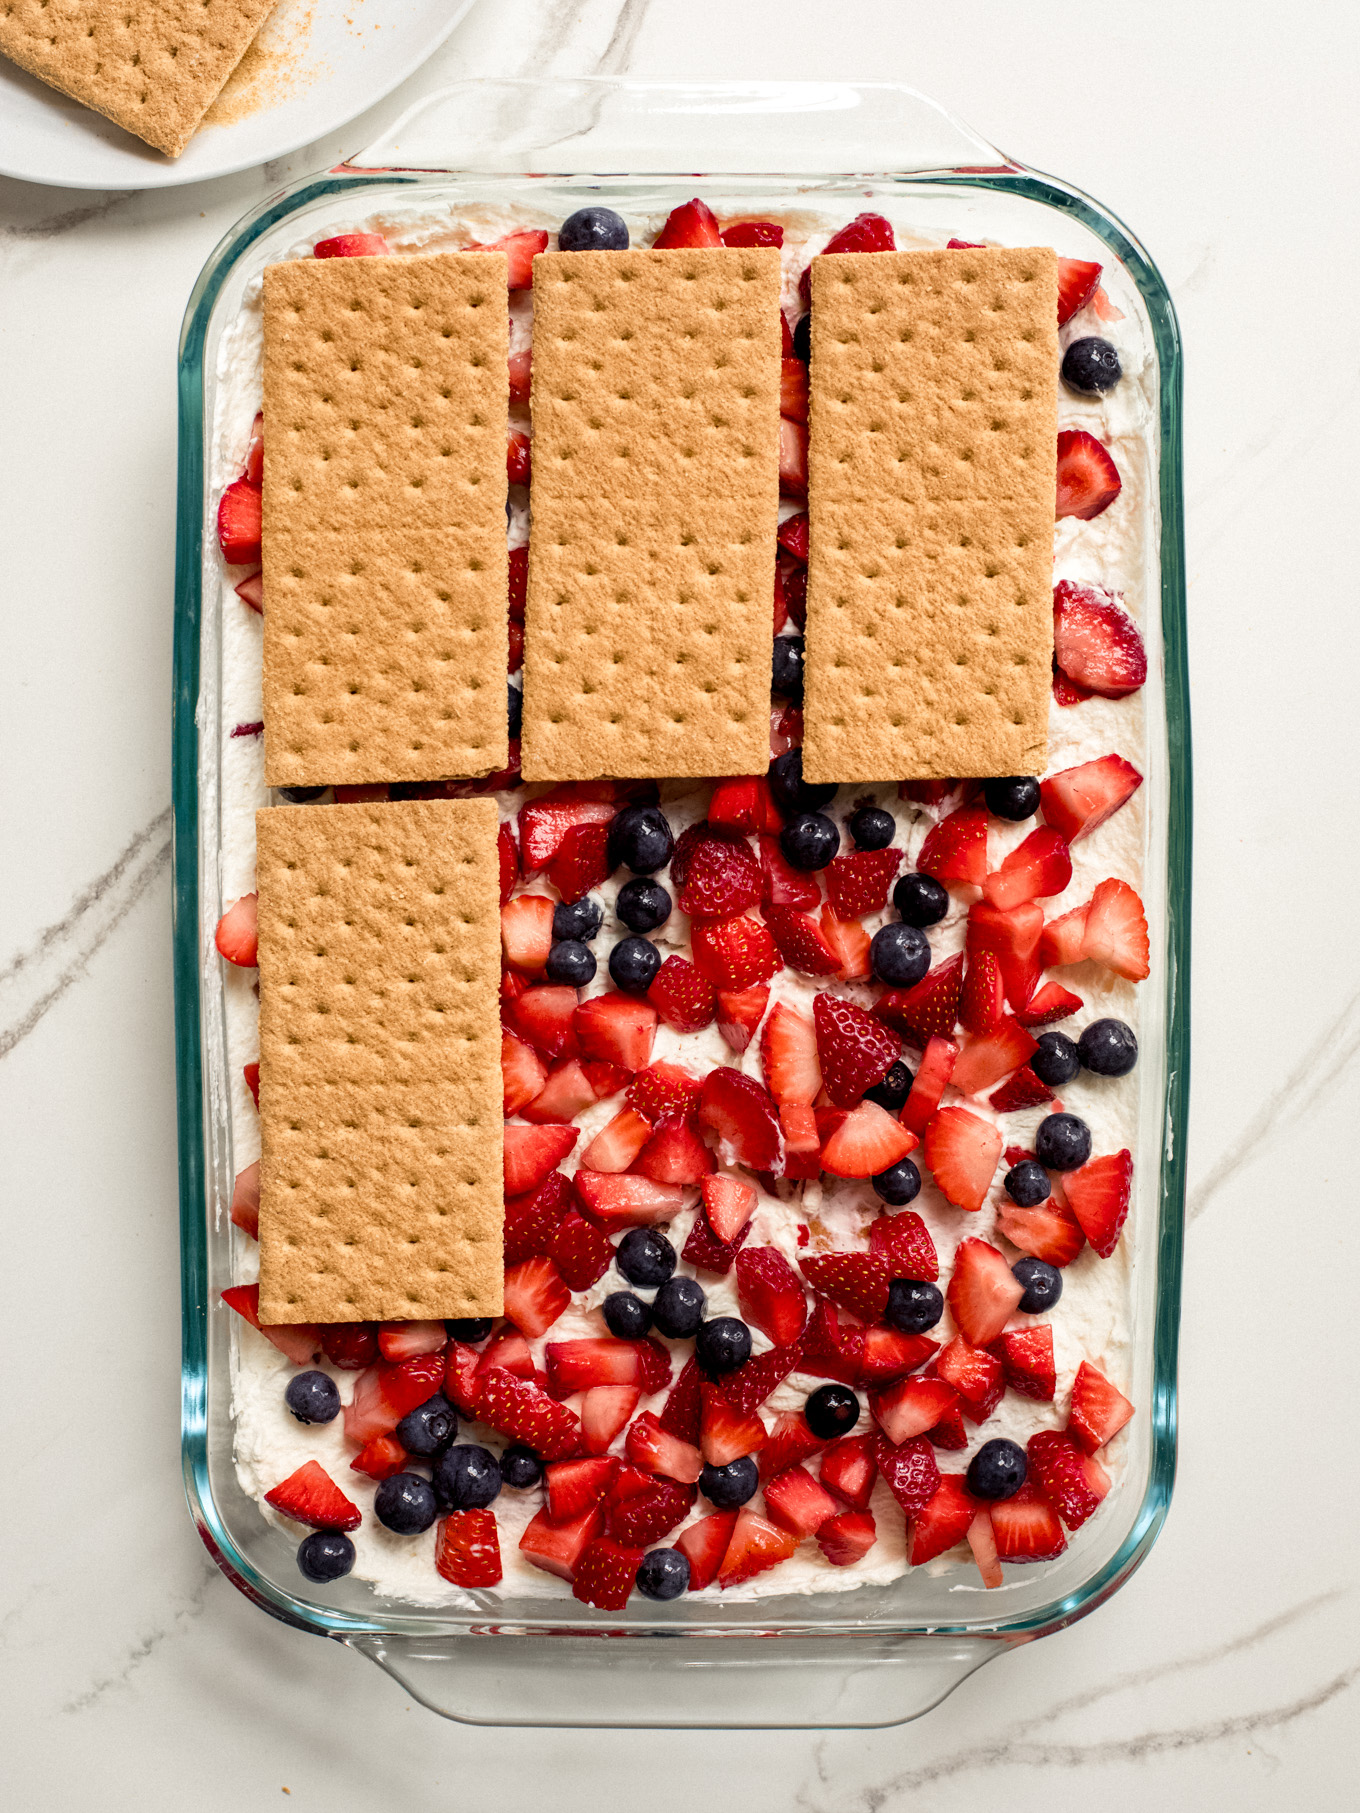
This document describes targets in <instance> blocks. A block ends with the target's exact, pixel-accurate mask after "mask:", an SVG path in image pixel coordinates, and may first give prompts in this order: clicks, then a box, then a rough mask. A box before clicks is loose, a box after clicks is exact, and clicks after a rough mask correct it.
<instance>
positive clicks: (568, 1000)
mask: <svg viewBox="0 0 1360 1813" xmlns="http://www.w3.org/2000/svg"><path fill="white" fill-rule="evenodd" d="M520 898H521V899H528V898H530V896H527V895H521V896H520ZM515 904H516V903H515V902H514V901H513V900H512V901H511V903H510V905H511V906H514V905H515ZM509 910H510V909H509V907H507V908H506V911H507V912H508V911H509ZM576 1007H577V1001H576V990H575V989H574V988H568V987H567V986H566V985H565V984H561V983H545V984H541V985H540V986H539V987H537V988H526V989H524V990H523V992H522V993H521V994H519V995H517V996H516V997H515V998H514V1000H513V1001H512V1003H511V1005H510V1013H509V1018H510V1021H511V1024H512V1025H513V1026H514V1029H515V1031H516V1032H518V1033H521V1034H523V1036H524V1037H525V1038H526V1039H528V1041H529V1043H530V1044H531V1045H532V1046H533V1047H534V1049H535V1050H536V1051H537V1052H539V1054H540V1055H541V1056H542V1057H544V1058H546V1059H547V1060H548V1062H549V1063H550V1064H552V1063H554V1062H555V1061H556V1060H557V1059H558V1058H574V1057H576V1056H577V1055H578V1050H579V1047H578V1045H577V1039H576ZM533 1118H534V1119H535V1120H541V1119H542V1118H543V1116H542V1115H541V1114H536V1115H534V1116H533Z"/></svg>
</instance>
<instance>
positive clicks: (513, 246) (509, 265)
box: [464, 227, 548, 290]
mask: <svg viewBox="0 0 1360 1813" xmlns="http://www.w3.org/2000/svg"><path fill="white" fill-rule="evenodd" d="M547 249H548V235H547V234H546V233H545V232H544V231H543V230H542V228H539V227H527V228H524V229H523V230H521V231H520V232H518V233H507V234H506V235H505V236H504V238H502V239H493V240H491V241H490V242H489V243H488V244H486V245H475V244H474V245H470V246H465V247H464V250H465V251H468V252H504V253H505V265H506V276H507V283H506V288H507V289H511V290H527V289H532V288H533V282H534V259H535V258H536V257H537V255H538V253H540V252H546V251H547Z"/></svg>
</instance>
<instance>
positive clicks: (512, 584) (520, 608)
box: [508, 547, 529, 623]
mask: <svg viewBox="0 0 1360 1813" xmlns="http://www.w3.org/2000/svg"><path fill="white" fill-rule="evenodd" d="M508 558H509V562H510V578H509V590H508V604H509V611H510V621H511V622H512V623H523V621H524V608H525V603H526V600H527V597H528V591H529V550H528V548H527V547H522V548H511V550H510V553H509V556H508Z"/></svg>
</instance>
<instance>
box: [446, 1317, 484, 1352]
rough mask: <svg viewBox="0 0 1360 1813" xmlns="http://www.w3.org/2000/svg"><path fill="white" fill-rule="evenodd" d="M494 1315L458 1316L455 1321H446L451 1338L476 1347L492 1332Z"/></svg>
mask: <svg viewBox="0 0 1360 1813" xmlns="http://www.w3.org/2000/svg"><path fill="white" fill-rule="evenodd" d="M491 1323H492V1317H490V1316H456V1317H455V1318H454V1319H453V1321H451V1322H449V1321H446V1322H445V1323H444V1326H445V1328H446V1329H447V1330H448V1331H449V1339H450V1340H453V1341H466V1342H467V1344H468V1346H469V1347H476V1346H477V1344H478V1342H479V1341H485V1339H486V1337H487V1336H488V1335H489V1334H490V1333H491Z"/></svg>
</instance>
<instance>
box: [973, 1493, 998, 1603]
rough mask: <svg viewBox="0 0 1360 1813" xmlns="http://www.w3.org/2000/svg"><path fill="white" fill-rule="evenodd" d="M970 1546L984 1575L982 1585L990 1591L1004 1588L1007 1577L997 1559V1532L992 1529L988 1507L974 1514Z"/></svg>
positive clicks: (979, 1508)
mask: <svg viewBox="0 0 1360 1813" xmlns="http://www.w3.org/2000/svg"><path fill="white" fill-rule="evenodd" d="M968 1546H969V1548H970V1549H971V1550H972V1551H973V1560H974V1561H976V1562H977V1570H978V1573H979V1574H981V1575H982V1584H983V1585H984V1586H985V1587H987V1588H989V1589H990V1588H991V1587H994V1586H1003V1585H1004V1584H1005V1577H1004V1575H1003V1574H1002V1572H1001V1563H1000V1561H999V1560H998V1558H997V1553H996V1532H995V1531H994V1530H993V1529H992V1518H991V1513H990V1511H989V1510H988V1507H987V1506H986V1505H979V1506H978V1508H977V1510H976V1511H975V1512H974V1514H973V1521H972V1522H971V1523H970V1524H969V1526H968Z"/></svg>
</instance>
